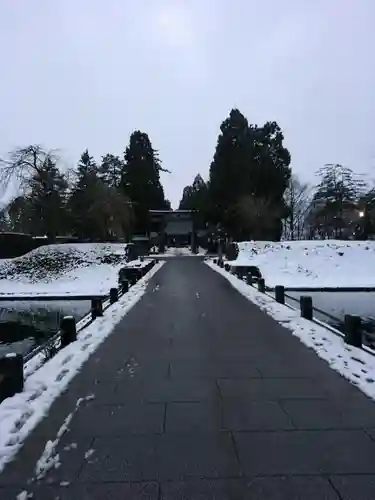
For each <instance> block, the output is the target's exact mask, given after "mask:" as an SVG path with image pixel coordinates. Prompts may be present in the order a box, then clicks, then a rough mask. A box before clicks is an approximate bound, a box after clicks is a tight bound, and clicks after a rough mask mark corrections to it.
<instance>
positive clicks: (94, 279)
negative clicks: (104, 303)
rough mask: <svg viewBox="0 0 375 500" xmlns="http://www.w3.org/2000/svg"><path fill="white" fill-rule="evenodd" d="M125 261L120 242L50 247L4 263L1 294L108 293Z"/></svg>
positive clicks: (0, 269)
mask: <svg viewBox="0 0 375 500" xmlns="http://www.w3.org/2000/svg"><path fill="white" fill-rule="evenodd" d="M124 260H125V245H124V244H120V243H74V244H64V245H47V246H42V247H40V248H37V249H35V250H33V251H31V252H29V253H28V254H26V255H23V256H22V257H17V258H15V259H4V260H0V294H1V295H3V294H17V295H18V294H25V295H27V294H33V295H34V294H35V293H38V294H43V295H44V294H46V295H55V294H61V295H62V294H91V293H98V294H99V293H108V291H109V289H110V288H111V287H112V286H116V285H117V277H118V270H119V268H120V267H121V266H122V265H123V262H124Z"/></svg>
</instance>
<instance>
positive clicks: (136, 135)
mask: <svg viewBox="0 0 375 500" xmlns="http://www.w3.org/2000/svg"><path fill="white" fill-rule="evenodd" d="M161 170H162V168H161V166H160V161H159V159H158V156H157V152H156V151H155V150H154V149H153V147H152V145H151V141H150V139H149V137H148V135H147V134H145V133H144V132H140V131H139V130H136V131H135V132H133V133H132V134H131V136H130V142H129V146H128V147H127V148H126V150H125V164H124V169H123V176H122V180H121V187H122V191H123V193H124V194H125V195H126V196H127V198H129V199H130V200H131V203H132V207H133V214H134V224H135V232H136V233H139V234H147V233H148V232H149V231H150V215H149V210H153V209H154V210H160V209H168V208H169V206H170V205H169V203H168V201H167V200H165V197H164V190H163V187H162V185H161V182H160V171H161Z"/></svg>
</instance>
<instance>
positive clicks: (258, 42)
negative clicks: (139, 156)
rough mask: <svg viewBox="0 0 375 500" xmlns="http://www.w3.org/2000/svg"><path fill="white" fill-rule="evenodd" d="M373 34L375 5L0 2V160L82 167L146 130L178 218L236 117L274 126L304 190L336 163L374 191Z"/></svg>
mask: <svg viewBox="0 0 375 500" xmlns="http://www.w3.org/2000/svg"><path fill="white" fill-rule="evenodd" d="M374 21H375V0H283V1H281V0H268V1H259V0H257V1H256V0H231V1H227V0H137V1H136V0H105V1H104V0H60V1H51V0H32V1H31V0H0V60H1V77H0V154H2V155H3V154H4V153H6V152H7V151H9V150H10V149H12V148H14V147H15V146H19V145H26V144H31V143H41V144H43V145H44V146H45V147H47V148H59V149H60V151H61V155H62V156H63V158H64V161H65V163H66V164H70V165H73V164H75V163H76V162H77V159H78V158H79V156H80V154H81V152H82V151H83V150H84V149H85V148H88V149H89V151H90V153H91V154H92V155H94V156H95V158H97V159H98V160H99V159H100V156H101V155H103V154H105V153H107V152H113V153H115V154H119V155H121V154H122V152H123V151H124V148H125V146H126V145H127V143H128V139H129V135H130V133H131V132H132V131H133V130H134V129H140V130H142V131H145V132H147V133H148V134H149V136H150V139H151V141H152V144H153V146H154V148H156V149H158V150H159V152H160V158H161V159H162V161H163V166H164V167H165V168H168V169H169V170H171V171H172V174H169V175H167V174H166V175H163V183H164V186H165V190H166V194H167V196H168V197H169V198H170V199H171V201H172V204H173V205H174V206H176V205H177V203H178V200H179V199H180V196H181V191H182V188H183V187H184V186H185V185H186V184H188V183H190V182H191V181H192V180H193V177H194V176H195V174H196V173H197V172H201V173H202V174H203V176H204V177H207V175H208V168H209V164H210V161H211V159H212V156H213V153H214V148H215V144H216V140H217V135H218V132H219V126H220V123H221V121H222V120H224V119H225V118H226V116H227V114H228V113H229V111H230V109H231V108H232V107H238V108H239V109H240V110H241V111H242V112H243V113H244V114H245V116H246V117H247V118H248V120H249V121H250V122H252V123H258V124H261V123H262V122H264V121H266V120H276V121H278V122H279V124H280V126H281V127H282V128H283V130H284V134H285V143H286V145H287V147H288V148H289V149H290V152H291V154H292V167H293V169H294V170H295V171H296V172H297V173H298V174H299V176H300V177H301V178H302V179H303V180H307V181H312V180H313V179H314V172H315V171H316V170H317V169H318V168H319V167H320V166H322V165H323V164H324V163H331V162H337V163H343V164H345V165H346V166H349V167H352V168H353V169H355V170H357V171H359V172H366V173H368V174H369V176H370V177H371V176H373V177H374V178H375V139H374V137H375V133H374V128H373V124H374V122H375V65H374V53H373V51H374V47H375V30H374V29H373V27H374Z"/></svg>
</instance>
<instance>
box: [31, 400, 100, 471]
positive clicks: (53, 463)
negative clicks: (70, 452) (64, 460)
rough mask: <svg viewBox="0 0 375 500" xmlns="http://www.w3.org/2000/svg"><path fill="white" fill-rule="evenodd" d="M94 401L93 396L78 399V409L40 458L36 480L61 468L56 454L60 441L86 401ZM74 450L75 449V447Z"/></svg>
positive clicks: (47, 445) (73, 412) (75, 409)
mask: <svg viewBox="0 0 375 500" xmlns="http://www.w3.org/2000/svg"><path fill="white" fill-rule="evenodd" d="M90 399H92V396H91V395H90V396H87V397H86V398H79V399H77V402H76V407H75V408H74V410H73V411H72V412H71V413H69V415H68V416H67V417H66V418H65V420H64V422H63V423H62V425H61V427H60V429H59V430H58V431H57V435H56V438H55V439H54V440H53V441H47V443H46V445H45V448H44V451H43V453H42V455H41V456H40V458H39V459H38V461H37V463H36V467H35V479H37V480H40V479H42V478H43V477H44V476H45V475H46V473H47V472H48V471H49V470H50V469H53V468H55V469H57V468H58V467H60V465H61V463H60V456H59V454H58V453H56V448H57V445H58V444H59V441H60V439H61V437H62V436H63V435H64V434H65V433H66V431H67V430H68V429H69V424H70V422H71V421H72V419H73V417H74V415H75V413H76V412H77V411H78V409H79V407H80V406H81V404H82V403H83V402H84V401H88V400H90ZM73 448H74V447H73Z"/></svg>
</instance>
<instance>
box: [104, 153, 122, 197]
mask: <svg viewBox="0 0 375 500" xmlns="http://www.w3.org/2000/svg"><path fill="white" fill-rule="evenodd" d="M122 171H123V162H122V161H121V160H120V158H119V157H118V156H115V155H113V154H110V153H109V154H106V155H105V156H103V157H102V163H101V165H100V167H99V171H98V174H99V178H100V179H101V180H102V181H103V182H105V183H106V184H107V185H108V186H111V187H114V188H118V187H119V186H120V182H121V176H122Z"/></svg>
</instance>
